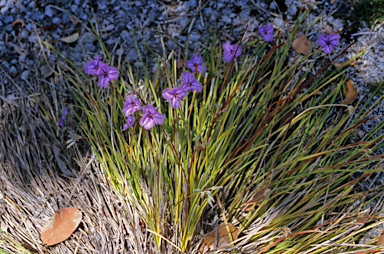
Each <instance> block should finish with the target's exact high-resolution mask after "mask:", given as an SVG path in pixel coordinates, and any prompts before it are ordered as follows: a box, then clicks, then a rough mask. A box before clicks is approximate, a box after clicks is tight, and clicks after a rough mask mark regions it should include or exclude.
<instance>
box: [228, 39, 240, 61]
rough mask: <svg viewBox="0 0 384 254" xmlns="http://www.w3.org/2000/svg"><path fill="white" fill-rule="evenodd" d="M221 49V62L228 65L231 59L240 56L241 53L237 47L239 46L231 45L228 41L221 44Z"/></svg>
mask: <svg viewBox="0 0 384 254" xmlns="http://www.w3.org/2000/svg"><path fill="white" fill-rule="evenodd" d="M237 47H239V48H237ZM223 49H224V53H223V61H224V62H226V63H230V62H231V61H232V59H234V58H236V57H238V56H240V55H241V53H242V49H241V46H239V44H235V45H231V42H230V41H226V42H225V43H224V44H223ZM236 50H237V51H236Z"/></svg>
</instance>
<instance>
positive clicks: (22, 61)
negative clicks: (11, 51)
mask: <svg viewBox="0 0 384 254" xmlns="http://www.w3.org/2000/svg"><path fill="white" fill-rule="evenodd" d="M26 58H27V57H26V56H25V55H20V56H19V61H20V62H21V63H24V62H25V60H26Z"/></svg>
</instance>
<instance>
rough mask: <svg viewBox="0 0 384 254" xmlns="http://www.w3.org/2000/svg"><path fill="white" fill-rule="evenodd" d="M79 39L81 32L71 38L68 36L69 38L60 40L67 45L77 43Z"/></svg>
mask: <svg viewBox="0 0 384 254" xmlns="http://www.w3.org/2000/svg"><path fill="white" fill-rule="evenodd" d="M78 38H79V32H76V33H74V34H72V35H70V36H67V37H64V38H60V39H59V40H60V41H63V42H66V43H72V42H75V41H77V39H78Z"/></svg>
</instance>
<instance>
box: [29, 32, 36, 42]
mask: <svg viewBox="0 0 384 254" xmlns="http://www.w3.org/2000/svg"><path fill="white" fill-rule="evenodd" d="M28 41H29V42H30V43H37V42H38V38H37V35H36V34H31V35H30V36H29V37H28Z"/></svg>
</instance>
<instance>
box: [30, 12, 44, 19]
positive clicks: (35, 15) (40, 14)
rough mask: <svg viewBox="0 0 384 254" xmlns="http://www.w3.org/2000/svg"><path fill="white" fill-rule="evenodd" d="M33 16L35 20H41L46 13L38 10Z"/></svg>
mask: <svg viewBox="0 0 384 254" xmlns="http://www.w3.org/2000/svg"><path fill="white" fill-rule="evenodd" d="M31 17H32V19H33V20H37V21H40V20H43V19H44V14H43V13H42V12H40V11H36V12H33V13H32V15H31Z"/></svg>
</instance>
